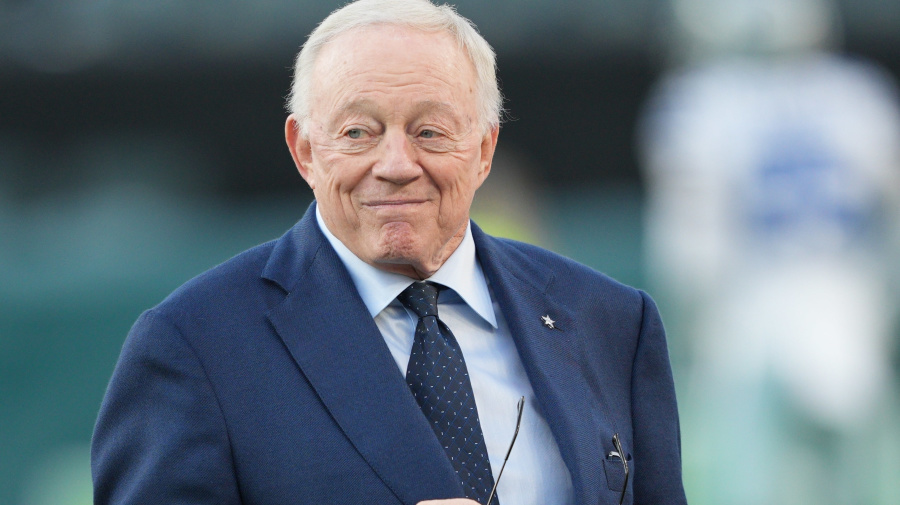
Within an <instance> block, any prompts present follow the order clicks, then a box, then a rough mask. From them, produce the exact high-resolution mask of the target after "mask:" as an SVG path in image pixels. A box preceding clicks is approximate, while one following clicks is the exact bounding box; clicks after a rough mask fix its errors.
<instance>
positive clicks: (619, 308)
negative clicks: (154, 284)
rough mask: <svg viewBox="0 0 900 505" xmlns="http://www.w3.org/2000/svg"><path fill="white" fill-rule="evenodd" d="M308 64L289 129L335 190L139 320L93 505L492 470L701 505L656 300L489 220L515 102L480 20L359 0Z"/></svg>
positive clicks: (101, 445) (519, 493) (386, 488)
mask: <svg viewBox="0 0 900 505" xmlns="http://www.w3.org/2000/svg"><path fill="white" fill-rule="evenodd" d="M294 79H295V82H294V87H293V91H292V97H291V102H290V108H291V115H290V116H289V117H288V119H287V124H286V127H285V133H286V137H287V144H288V147H289V149H290V152H291V155H292V156H293V159H294V161H295V163H296V165H297V169H298V170H299V172H300V175H301V176H302V177H303V178H304V179H305V180H306V182H307V183H308V184H309V186H310V187H311V188H312V190H313V193H314V194H315V198H316V203H315V204H314V205H312V206H311V207H310V209H309V210H308V211H307V213H306V215H305V216H304V217H303V218H302V219H301V220H300V221H299V222H298V223H297V225H296V226H294V227H293V228H292V229H291V230H290V231H288V232H287V233H286V234H285V235H284V236H283V237H281V238H280V239H278V240H275V241H272V242H270V243H267V244H263V245H261V246H258V247H256V248H254V249H251V250H249V251H247V252H245V253H243V254H241V255H239V256H237V257H235V258H234V259H232V260H230V261H228V262H226V263H224V264H222V265H220V266H218V267H216V268H214V269H212V270H210V271H209V272H206V273H205V274H203V275H201V276H199V277H197V278H195V279H194V280H192V281H190V282H189V283H187V284H186V285H184V286H183V287H181V288H180V289H178V290H177V291H176V292H175V293H173V294H172V295H171V296H169V297H168V298H167V299H166V300H165V301H163V302H162V303H161V304H160V305H158V306H157V307H155V308H153V309H151V310H149V311H147V312H146V313H144V314H143V315H142V316H141V318H140V319H139V320H138V321H137V323H136V324H135V326H134V328H133V329H132V331H131V333H130V334H129V337H128V339H127V341H126V343H125V346H124V348H123V350H122V355H121V357H120V359H119V363H118V365H117V367H116V370H115V373H114V375H113V378H112V381H111V383H110V387H109V390H108V392H107V395H106V398H105V400H104V402H103V406H102V409H101V412H100V417H99V420H98V422H97V427H96V431H95V435H94V447H93V471H94V479H95V491H96V501H97V503H116V504H119V503H122V504H125V503H156V504H163V503H209V504H213V503H215V504H238V503H258V504H275V503H347V504H356V503H378V504H388V503H403V504H410V505H411V504H415V503H418V502H420V501H423V500H443V499H452V498H463V497H466V498H470V499H473V500H476V501H478V502H479V503H482V504H484V503H486V502H487V501H488V498H489V496H490V494H491V490H492V489H493V488H494V485H495V484H497V491H496V496H495V497H494V498H493V500H494V501H493V503H501V502H502V503H504V504H506V505H526V504H570V503H583V504H598V503H604V504H605V503H609V504H612V503H622V502H623V500H624V502H625V503H641V504H651V503H652V504H680V503H684V502H685V498H684V491H683V489H682V484H681V468H680V466H681V463H680V454H679V453H680V449H679V440H678V437H679V435H678V415H677V410H676V406H675V397H674V389H673V384H672V375H671V371H670V368H669V363H668V356H667V351H666V344H665V337H664V333H663V329H662V326H661V323H660V320H659V316H658V314H657V311H656V308H655V307H654V305H653V303H652V301H651V300H650V299H649V298H648V297H647V296H646V295H645V294H643V293H641V292H639V291H636V290H634V289H631V288H628V287H626V286H623V285H621V284H617V283H615V282H614V281H612V280H610V279H609V278H607V277H605V276H603V275H601V274H599V273H597V272H595V271H592V270H590V269H588V268H586V267H584V266H582V265H578V264H576V263H574V262H572V261H571V260H568V259H565V258H563V257H560V256H557V255H555V254H553V253H550V252H548V251H545V250H542V249H539V248H536V247H533V246H529V245H525V244H521V243H516V242H512V241H508V240H501V239H496V238H493V237H490V236H487V235H485V234H484V233H483V232H481V231H480V230H479V229H478V228H477V227H476V226H475V225H474V224H473V223H471V222H470V221H469V207H470V205H471V203H472V199H473V197H474V195H475V191H476V190H477V189H478V187H479V186H480V185H481V184H482V182H484V180H485V178H486V177H487V176H488V174H489V173H490V170H491V159H492V156H493V153H494V148H495V146H496V144H497V134H498V129H499V114H500V110H501V107H500V105H501V103H500V93H499V90H498V88H497V81H496V77H495V69H494V55H493V52H492V50H491V48H490V46H489V45H488V44H487V42H485V41H484V39H482V38H481V36H480V35H478V33H477V31H476V30H475V29H474V27H473V26H472V25H471V23H469V22H468V21H467V20H466V19H464V18H461V17H460V16H458V15H457V14H456V13H455V12H454V11H453V10H452V9H451V8H449V7H447V6H443V7H437V6H434V5H432V4H431V3H430V2H428V1H427V0H361V1H359V2H356V3H352V4H350V5H348V6H346V7H344V8H342V9H340V10H338V11H335V12H334V13H332V14H331V15H330V16H329V17H328V18H327V19H325V21H323V22H322V24H321V25H319V27H318V28H316V30H315V31H314V32H313V33H312V35H311V36H310V38H309V40H308V41H307V43H306V44H305V45H304V48H303V50H302V51H301V52H300V55H299V56H298V58H297V66H296V73H295V77H294ZM521 397H524V398H525V401H524V406H525V407H524V409H523V412H522V420H521V430H520V431H519V435H518V439H517V441H516V445H515V446H514V450H513V451H512V452H511V454H509V461H508V464H507V466H506V467H505V470H504V473H503V478H502V479H499V472H500V468H501V465H502V464H503V459H504V457H505V456H507V449H508V444H509V442H510V439H511V437H512V436H513V433H514V432H515V430H516V421H517V410H516V407H517V403H518V401H519V399H520V398H521ZM498 479H499V480H498ZM451 501H458V500H451ZM465 501H468V500H465ZM470 503H471V502H470Z"/></svg>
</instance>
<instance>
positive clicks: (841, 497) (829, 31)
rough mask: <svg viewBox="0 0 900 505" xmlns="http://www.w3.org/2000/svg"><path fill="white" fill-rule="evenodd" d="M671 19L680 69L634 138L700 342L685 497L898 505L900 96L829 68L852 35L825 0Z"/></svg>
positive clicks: (679, 297) (692, 355) (667, 261)
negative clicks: (843, 36) (894, 418)
mask: <svg viewBox="0 0 900 505" xmlns="http://www.w3.org/2000/svg"><path fill="white" fill-rule="evenodd" d="M673 13H674V21H675V22H674V23H673V26H674V31H673V34H674V35H675V40H674V42H675V43H672V44H670V45H669V47H670V48H672V49H674V50H675V51H677V52H679V53H680V54H677V55H674V54H673V56H676V59H678V60H679V62H680V63H681V66H680V68H678V69H677V70H676V71H673V72H671V73H670V74H669V75H668V76H667V77H666V78H664V79H663V81H662V83H661V84H660V86H659V87H658V88H657V90H656V93H655V94H654V96H653V97H652V98H651V100H650V102H649V106H648V107H647V109H646V114H645V115H644V117H643V119H642V122H641V127H640V132H639V135H640V148H641V151H642V155H643V161H644V162H643V165H644V168H645V170H646V173H645V175H646V180H647V182H648V198H649V200H648V202H649V203H648V212H647V217H648V222H647V241H646V243H647V251H648V264H649V268H650V271H651V278H652V279H653V280H654V282H656V283H657V284H658V286H656V288H657V289H658V292H660V293H670V294H672V296H671V298H672V300H669V302H671V303H669V305H670V306H673V304H674V303H678V304H680V307H678V309H677V310H673V311H672V312H673V314H672V315H673V316H674V317H672V318H669V319H670V320H669V321H668V322H669V325H670V328H671V330H672V333H673V335H674V340H676V341H677V340H678V339H679V337H680V336H681V335H683V336H684V337H685V340H687V341H688V342H689V343H688V344H687V345H688V347H689V348H688V349H686V351H685V352H684V353H683V354H684V355H685V356H686V357H687V358H686V359H685V360H684V361H685V362H686V366H688V367H689V368H690V371H691V381H690V382H689V384H690V385H689V386H687V389H689V390H686V391H685V392H684V393H687V394H686V395H682V397H683V398H684V400H683V401H684V403H685V408H684V416H683V417H684V426H685V428H684V432H685V447H686V453H688V454H693V455H695V459H694V461H690V460H686V461H685V474H686V477H685V480H686V486H687V488H688V494H689V496H691V498H692V503H695V504H697V503H699V504H701V505H702V504H703V503H715V504H718V505H722V504H748V505H749V504H761V503H776V502H778V501H781V502H782V503H886V501H884V500H890V498H887V496H889V494H890V491H889V488H890V486H892V485H893V486H896V484H889V483H886V481H887V480H895V479H888V477H886V476H888V475H891V474H896V473H897V471H898V470H897V466H898V465H900V463H898V462H897V459H898V457H897V456H896V454H897V451H896V450H892V449H890V447H889V446H890V445H891V444H893V445H896V434H892V433H890V431H891V430H893V429H894V428H890V427H888V426H886V425H887V423H884V422H880V421H879V420H884V419H888V418H889V416H890V412H891V409H893V408H896V405H894V404H893V403H892V398H893V397H894V396H895V395H894V394H892V393H891V392H890V391H891V389H892V388H893V387H895V386H894V385H893V381H892V377H891V376H892V372H891V362H890V353H891V349H892V346H894V345H896V344H895V343H893V342H892V338H893V337H892V335H895V334H896V333H895V331H896V328H895V327H894V323H895V321H896V315H897V314H896V308H895V306H896V294H895V293H892V289H893V288H894V287H895V285H894V284H893V280H892V279H896V277H897V276H896V273H897V266H896V263H897V261H896V252H897V248H896V243H892V232H895V231H896V228H897V223H898V221H900V212H898V194H900V184H898V181H900V170H898V168H900V113H898V106H897V100H896V94H895V92H896V90H895V89H894V87H893V83H892V82H891V80H890V79H889V78H888V77H887V76H886V74H885V73H884V72H883V71H881V70H880V69H879V68H878V67H876V66H875V65H873V64H871V63H867V62H864V61H861V60H859V59H850V58H847V57H842V56H838V55H836V54H834V53H830V52H828V51H829V50H830V49H833V48H834V47H836V46H837V45H838V42H839V41H838V36H837V33H838V32H839V30H838V29H837V27H838V25H839V22H838V19H837V16H836V10H835V7H834V6H833V5H831V4H829V3H826V2H824V1H819V0H781V1H778V0H762V1H751V0H728V1H724V2H723V1H721V0H674V4H673ZM892 253H893V254H892ZM892 258H893V259H892ZM663 296H665V295H664V294H663ZM676 356H677V352H676ZM676 364H677V363H676ZM891 437H894V438H891ZM873 442H874V444H873ZM891 454H894V456H891ZM692 473H693V475H695V476H697V481H698V482H701V484H699V485H698V486H697V488H698V489H694V490H693V491H694V492H693V493H692V492H691V491H692V489H691V481H692V478H691V474H692ZM894 476H896V475H894ZM893 499H894V500H895V499H896V494H895V495H894V498H893Z"/></svg>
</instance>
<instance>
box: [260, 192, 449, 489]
mask: <svg viewBox="0 0 900 505" xmlns="http://www.w3.org/2000/svg"><path fill="white" fill-rule="evenodd" d="M264 277H266V278H268V279H270V280H272V281H274V282H276V283H278V284H279V285H281V286H282V288H284V289H285V290H286V291H287V292H288V294H287V296H286V297H285V299H284V302H283V303H281V304H280V305H279V306H276V307H275V308H274V309H272V310H271V311H270V312H269V313H268V317H269V320H270V321H271V322H272V324H273V326H274V327H275V330H276V331H277V332H278V334H279V336H280V337H281V338H282V340H283V341H284V343H285V345H286V346H287V348H288V349H289V351H290V353H291V355H292V356H293V358H294V360H295V361H296V362H297V365H298V366H299V367H300V369H301V371H302V373H303V375H304V376H305V377H306V379H307V380H308V381H309V383H310V384H311V386H312V387H313V388H314V389H315V391H316V393H317V394H318V395H319V397H320V399H321V401H322V404H323V405H324V406H325V408H326V409H328V411H329V412H330V413H331V415H332V416H333V417H334V419H335V421H336V422H337V424H338V425H339V426H340V428H341V430H342V431H343V432H344V434H345V435H346V436H347V438H348V439H350V441H351V442H352V443H353V446H354V447H355V448H356V450H357V451H358V452H359V454H360V455H362V457H363V458H365V460H366V461H367V462H368V463H369V465H370V466H371V467H372V469H373V470H374V471H375V472H376V473H377V474H378V475H379V477H380V478H381V479H382V480H383V481H384V482H385V484H386V485H387V486H388V487H389V488H390V489H391V490H392V491H393V492H394V494H395V495H396V496H397V497H398V498H399V499H400V501H402V502H403V503H407V504H414V503H417V502H418V501H420V500H424V499H435V498H449V497H459V496H463V494H462V488H461V486H460V484H459V481H458V478H457V476H456V473H455V471H454V470H453V467H452V465H451V464H450V461H449V460H448V459H447V457H446V455H445V453H444V450H443V448H442V447H441V446H440V444H439V443H438V441H437V438H436V437H435V436H434V432H433V431H432V430H431V427H430V426H429V425H428V422H427V421H426V420H425V417H424V416H423V415H422V412H421V410H420V409H419V406H418V405H417V404H416V402H415V399H414V398H413V396H412V395H411V394H410V392H409V388H408V387H407V385H406V381H405V380H404V378H403V375H402V374H401V372H400V371H399V370H398V369H397V364H396V362H395V361H394V360H393V358H392V357H391V354H390V351H389V350H388V348H387V345H386V344H385V343H384V339H383V338H382V336H381V333H380V332H379V330H378V327H377V326H376V325H375V322H374V321H373V319H372V317H371V316H370V315H369V313H368V311H367V310H366V307H365V305H364V304H363V302H362V299H361V298H360V297H359V294H358V293H357V291H356V287H355V286H354V284H353V281H352V279H351V278H350V275H349V274H348V273H347V271H346V269H345V267H344V266H343V264H342V263H341V261H340V259H339V258H338V256H337V254H336V253H335V252H334V250H333V249H332V247H331V246H330V244H328V241H327V240H326V239H325V237H324V235H322V233H321V231H320V230H319V228H318V225H317V224H316V221H315V213H314V206H311V207H310V210H308V211H307V213H306V215H305V216H304V218H303V219H302V220H301V221H300V222H299V223H298V224H297V225H296V226H295V227H294V228H293V229H292V230H291V231H290V232H289V233H288V235H286V236H285V237H283V238H282V239H281V241H279V243H278V245H276V248H275V250H274V251H273V253H272V256H271V258H270V260H269V264H268V266H267V268H266V271H265V272H264Z"/></svg>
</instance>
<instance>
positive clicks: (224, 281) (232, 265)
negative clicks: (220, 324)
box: [153, 240, 280, 316]
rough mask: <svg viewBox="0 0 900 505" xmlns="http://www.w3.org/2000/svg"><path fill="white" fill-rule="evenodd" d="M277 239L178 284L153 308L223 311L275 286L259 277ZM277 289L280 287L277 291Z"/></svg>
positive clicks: (170, 311)
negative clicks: (178, 285)
mask: <svg viewBox="0 0 900 505" xmlns="http://www.w3.org/2000/svg"><path fill="white" fill-rule="evenodd" d="M276 243H277V240H272V241H269V242H266V243H263V244H260V245H258V246H255V247H253V248H250V249H248V250H246V251H243V252H241V253H239V254H237V255H236V256H233V257H232V258H230V259H228V260H226V261H224V262H222V263H220V264H219V265H216V266H215V267H213V268H210V269H209V270H207V271H205V272H203V273H201V274H199V275H197V276H196V277H194V278H192V279H190V280H189V281H187V282H185V283H184V284H182V285H181V286H180V287H178V288H177V289H176V290H175V291H173V292H172V293H171V294H170V295H169V296H167V297H166V298H165V299H164V300H163V301H162V302H160V303H159V304H158V305H157V306H156V307H154V308H153V310H154V311H156V312H157V313H160V314H168V315H171V316H177V315H179V314H181V315H183V314H185V313H194V314H199V313H219V314H225V313H226V311H228V310H230V309H231V308H233V307H235V306H238V305H244V304H247V303H250V302H251V301H253V300H254V299H255V298H258V297H259V296H261V295H262V294H263V293H265V292H266V291H268V290H272V289H275V285H273V284H272V283H271V282H269V281H267V280H266V279H264V278H262V272H263V269H264V268H265V266H266V264H267V262H268V260H269V257H270V256H271V254H272V250H273V248H274V247H275V244H276ZM279 291H280V290H279Z"/></svg>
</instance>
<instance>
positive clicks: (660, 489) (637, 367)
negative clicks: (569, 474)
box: [631, 292, 687, 505]
mask: <svg viewBox="0 0 900 505" xmlns="http://www.w3.org/2000/svg"><path fill="white" fill-rule="evenodd" d="M641 297H642V299H643V316H642V321H641V330H640V336H639V337H638V344H637V349H636V352H635V356H634V365H633V367H632V376H631V392H632V393H631V394H632V403H631V405H632V420H633V421H632V423H633V429H634V452H635V454H634V461H635V462H636V463H639V464H640V467H639V468H635V470H634V483H633V485H634V487H633V491H634V503H635V504H636V505H662V504H665V505H669V504H672V505H675V504H686V503H687V499H686V498H685V494H684V486H683V484H682V477H681V437H680V431H679V430H680V428H679V424H678V406H677V404H676V402H675V384H674V381H673V379H672V369H671V365H670V364H669V352H668V349H667V348H666V334H665V330H664V329H663V325H662V320H661V319H660V317H659V311H658V310H657V308H656V305H655V304H654V303H653V300H651V299H650V297H649V296H647V294H646V293H644V292H641Z"/></svg>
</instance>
